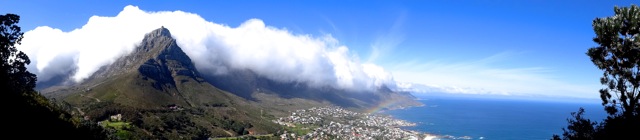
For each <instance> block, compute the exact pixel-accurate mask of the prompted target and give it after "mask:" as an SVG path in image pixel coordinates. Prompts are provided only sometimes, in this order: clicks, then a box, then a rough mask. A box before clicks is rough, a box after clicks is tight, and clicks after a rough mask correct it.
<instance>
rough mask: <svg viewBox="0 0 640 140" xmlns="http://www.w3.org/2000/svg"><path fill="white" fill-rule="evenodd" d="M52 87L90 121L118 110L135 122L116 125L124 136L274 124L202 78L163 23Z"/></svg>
mask: <svg viewBox="0 0 640 140" xmlns="http://www.w3.org/2000/svg"><path fill="white" fill-rule="evenodd" d="M53 91H54V92H51V93H50V94H49V95H50V96H52V97H54V98H60V99H62V101H64V102H66V103H68V110H70V111H71V112H72V114H76V115H82V116H86V118H88V119H91V120H94V121H103V120H108V119H109V118H110V116H113V115H117V114H121V116H122V120H121V121H122V122H126V123H130V124H131V125H132V126H133V127H132V128H129V129H127V130H115V131H117V132H115V133H116V134H118V135H121V136H123V137H149V138H154V137H159V138H169V139H173V138H184V137H187V138H188V137H190V138H199V137H203V138H204V137H208V136H210V135H211V136H214V137H216V136H236V135H242V134H248V133H249V132H251V133H256V134H267V133H272V131H274V130H275V128H277V127H276V125H275V124H273V123H271V122H270V120H271V119H273V117H272V116H269V115H265V114H260V112H261V111H260V108H259V107H258V106H256V105H254V104H251V103H250V102H248V101H247V100H245V99H243V98H241V97H238V96H235V95H234V94H231V93H228V92H225V91H222V90H220V89H217V88H216V87H214V86H212V85H211V84H208V83H207V82H205V81H203V80H202V78H201V77H200V74H199V72H198V71H197V70H196V69H195V66H194V65H193V63H192V62H191V59H189V57H188V56H187V55H186V54H185V53H184V52H182V50H181V49H180V47H179V46H178V45H177V44H176V42H175V39H173V38H172V37H171V34H170V32H169V30H168V29H166V28H164V27H162V28H159V29H156V30H154V31H152V32H150V33H148V34H147V35H146V36H145V38H144V40H143V41H142V42H141V44H140V45H138V46H137V47H136V48H135V50H134V51H133V52H132V53H131V54H129V55H126V56H123V57H121V58H119V59H118V60H116V61H115V62H114V63H113V64H111V65H108V66H104V67H102V68H101V69H100V70H99V71H98V72H96V73H94V74H93V76H91V77H90V78H89V79H87V80H85V81H84V82H83V83H81V84H78V85H74V86H71V87H68V88H61V89H59V90H53Z"/></svg>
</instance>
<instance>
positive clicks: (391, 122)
mask: <svg viewBox="0 0 640 140" xmlns="http://www.w3.org/2000/svg"><path fill="white" fill-rule="evenodd" d="M273 122H274V123H277V124H280V125H283V126H286V127H289V128H292V129H288V130H289V131H284V132H282V133H280V135H279V136H280V138H281V139H285V140H286V139H419V138H421V137H425V138H431V137H433V136H430V135H428V134H421V133H419V132H416V131H409V130H403V129H400V127H407V126H415V125H416V124H415V123H411V122H407V121H404V120H399V119H394V118H391V117H389V116H382V115H379V114H370V113H358V112H353V111H349V110H346V109H343V108H340V107H314V108H311V109H306V110H296V111H294V112H292V113H291V115H290V116H287V117H282V118H278V119H277V120H273Z"/></svg>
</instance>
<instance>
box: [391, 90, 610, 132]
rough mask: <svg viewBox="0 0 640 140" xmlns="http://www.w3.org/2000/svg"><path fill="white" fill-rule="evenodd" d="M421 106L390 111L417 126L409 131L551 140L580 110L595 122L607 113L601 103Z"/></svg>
mask: <svg viewBox="0 0 640 140" xmlns="http://www.w3.org/2000/svg"><path fill="white" fill-rule="evenodd" d="M420 101H421V102H423V103H424V104H425V106H422V107H412V108H407V109H400V110H388V111H385V112H383V113H384V114H389V115H392V116H393V117H395V118H397V119H403V120H407V121H411V122H414V123H417V125H416V126H413V127H407V128H406V129H409V130H414V131H419V132H424V133H429V134H435V135H440V136H450V137H451V138H463V137H466V138H471V139H513V140H515V139H526V140H542V139H550V138H551V137H552V136H553V134H558V135H562V128H564V127H566V126H567V121H566V119H567V118H570V117H571V114H570V113H571V112H576V111H578V108H580V107H583V108H584V109H585V116H586V117H587V118H589V119H591V120H592V121H593V120H595V121H598V122H600V121H602V119H604V118H606V113H605V112H604V110H603V107H602V106H601V105H600V104H599V103H577V102H572V103H564V102H558V101H532V100H509V99H477V98H431V99H429V98H427V99H424V100H420Z"/></svg>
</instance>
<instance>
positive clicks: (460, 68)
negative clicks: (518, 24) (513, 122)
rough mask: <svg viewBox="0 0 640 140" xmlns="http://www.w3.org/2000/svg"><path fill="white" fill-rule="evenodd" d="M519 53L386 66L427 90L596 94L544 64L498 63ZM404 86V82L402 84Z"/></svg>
mask: <svg viewBox="0 0 640 140" xmlns="http://www.w3.org/2000/svg"><path fill="white" fill-rule="evenodd" d="M517 54H518V53H514V52H503V53H498V54H495V55H492V56H488V57H486V58H483V59H479V60H468V61H459V62H445V61H438V60H432V61H426V62H424V61H411V62H406V63H399V64H396V65H393V66H391V67H388V68H389V70H390V71H391V72H392V73H393V75H394V77H395V79H396V80H397V81H403V82H410V83H419V84H422V85H423V86H424V87H429V88H430V89H429V90H432V91H433V90H436V91H440V92H457V93H473V94H508V95H540V96H556V97H558V96H565V97H585V98H592V97H597V96H594V94H597V93H596V92H594V91H597V90H598V88H599V86H597V85H595V86H594V85H576V84H572V83H567V82H564V81H565V80H563V79H559V78H558V77H559V76H557V75H555V74H554V70H553V69H551V68H546V67H535V66H532V67H506V68H505V67H499V65H500V64H502V63H505V61H506V60H508V59H511V58H513V56H514V55H517ZM405 86H406V85H405Z"/></svg>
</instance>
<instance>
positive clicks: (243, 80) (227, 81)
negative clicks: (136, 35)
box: [203, 70, 422, 110]
mask: <svg viewBox="0 0 640 140" xmlns="http://www.w3.org/2000/svg"><path fill="white" fill-rule="evenodd" d="M203 77H204V78H205V80H206V81H208V82H209V83H211V84H212V85H214V86H216V87H218V88H220V89H222V90H225V91H229V92H231V93H235V94H236V95H238V96H241V97H244V98H245V99H249V100H252V101H258V102H260V101H264V100H271V99H269V97H271V98H284V99H304V100H307V101H308V102H318V103H329V104H333V105H338V106H342V107H346V108H352V109H356V110H361V109H365V110H366V109H369V108H374V107H378V105H380V104H383V103H389V102H393V105H390V106H386V107H385V109H395V108H402V107H409V106H420V105H422V103H420V102H417V101H416V99H417V98H416V97H414V96H413V95H411V94H409V92H396V91H392V90H391V89H389V88H388V87H387V86H384V85H383V86H380V87H379V88H378V89H375V90H359V91H358V90H349V89H337V88H334V87H331V86H325V87H312V86H308V85H307V84H306V83H299V82H280V81H275V80H271V79H269V78H266V77H264V76H260V75H258V74H256V73H255V72H252V71H251V70H230V71H229V72H228V73H227V74H221V75H205V76H203ZM263 94H267V95H272V96H266V97H265V96H259V95H263Z"/></svg>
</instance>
